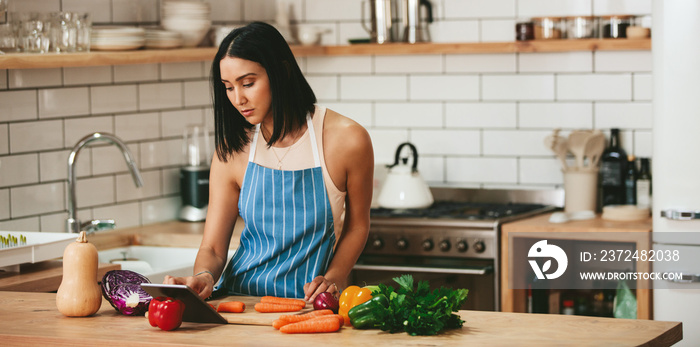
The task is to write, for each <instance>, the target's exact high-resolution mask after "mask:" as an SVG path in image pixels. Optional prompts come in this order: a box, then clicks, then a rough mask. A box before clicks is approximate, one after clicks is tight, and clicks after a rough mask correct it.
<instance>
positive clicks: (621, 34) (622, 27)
mask: <svg viewBox="0 0 700 347" xmlns="http://www.w3.org/2000/svg"><path fill="white" fill-rule="evenodd" d="M632 18H633V16H630V15H624V16H620V15H613V16H602V17H600V33H601V35H600V36H601V37H602V38H604V39H622V38H626V37H627V27H629V26H630V24H631V23H632Z"/></svg>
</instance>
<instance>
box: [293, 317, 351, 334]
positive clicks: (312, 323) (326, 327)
mask: <svg viewBox="0 0 700 347" xmlns="http://www.w3.org/2000/svg"><path fill="white" fill-rule="evenodd" d="M338 330H340V321H339V320H338V318H337V317H333V316H321V317H316V318H312V319H307V320H305V321H301V322H297V323H290V324H287V325H285V326H283V327H281V328H280V331H281V332H283V333H285V334H308V333H331V332H334V331H338Z"/></svg>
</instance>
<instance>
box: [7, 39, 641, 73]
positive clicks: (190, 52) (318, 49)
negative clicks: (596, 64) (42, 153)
mask: <svg viewBox="0 0 700 347" xmlns="http://www.w3.org/2000/svg"><path fill="white" fill-rule="evenodd" d="M650 49H651V39H641V40H627V39H586V40H542V41H515V42H488V43H416V44H406V43H390V44H382V45H378V44H356V45H342V46H292V51H293V52H294V54H295V55H296V56H297V57H307V56H343V55H405V54H485V53H541V52H572V51H626V50H650ZM216 50H217V49H216V48H214V47H205V48H181V49H172V50H135V51H118V52H111V51H93V52H89V53H66V54H54V53H49V54H22V53H18V54H5V55H0V69H35V68H59V67H76V66H105V65H127V64H151V63H176V62H190V61H208V60H211V59H212V58H213V57H214V55H215V54H216Z"/></svg>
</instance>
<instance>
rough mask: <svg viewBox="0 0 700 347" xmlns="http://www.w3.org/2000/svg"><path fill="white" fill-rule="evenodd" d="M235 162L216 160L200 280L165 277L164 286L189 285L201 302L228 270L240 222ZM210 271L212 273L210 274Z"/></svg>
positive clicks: (198, 261) (200, 258)
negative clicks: (227, 261) (231, 250)
mask: <svg viewBox="0 0 700 347" xmlns="http://www.w3.org/2000/svg"><path fill="white" fill-rule="evenodd" d="M232 166H233V159H230V160H229V162H227V163H224V162H221V161H219V159H218V158H217V157H216V156H214V159H213V160H212V165H211V169H210V174H209V206H208V210H207V218H206V222H205V224H204V235H203V237H202V243H201V245H200V246H199V252H198V253H197V258H196V259H195V262H194V274H199V275H197V276H188V277H172V276H165V280H164V281H163V283H166V284H185V285H187V286H189V287H190V288H192V289H193V290H194V291H196V292H197V293H199V296H200V297H201V298H203V299H204V298H207V297H209V296H210V295H211V293H212V291H213V289H214V284H215V282H216V279H217V278H219V276H221V272H222V271H223V270H224V266H226V259H227V256H228V248H229V243H230V242H231V234H232V233H233V227H234V225H235V223H236V219H237V218H238V196H239V194H240V188H239V186H238V184H237V183H236V180H235V179H234V177H235V175H234V172H235V170H232ZM206 271H208V272H209V273H207V272H206Z"/></svg>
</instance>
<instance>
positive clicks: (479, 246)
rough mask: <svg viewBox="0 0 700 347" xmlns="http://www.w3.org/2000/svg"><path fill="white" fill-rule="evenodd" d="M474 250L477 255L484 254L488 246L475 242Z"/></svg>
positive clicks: (482, 242)
mask: <svg viewBox="0 0 700 347" xmlns="http://www.w3.org/2000/svg"><path fill="white" fill-rule="evenodd" d="M474 250H475V251H476V253H483V252H484V251H485V250H486V245H485V244H484V241H476V242H474Z"/></svg>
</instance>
